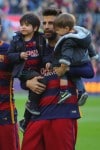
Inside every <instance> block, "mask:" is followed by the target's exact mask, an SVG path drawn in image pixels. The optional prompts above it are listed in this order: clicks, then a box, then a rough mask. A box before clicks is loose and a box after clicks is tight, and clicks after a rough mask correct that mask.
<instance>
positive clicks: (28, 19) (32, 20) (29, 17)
mask: <svg viewBox="0 0 100 150" xmlns="http://www.w3.org/2000/svg"><path fill="white" fill-rule="evenodd" d="M22 23H29V24H31V25H32V26H33V28H34V27H38V29H39V27H40V19H39V17H38V16H36V15H35V14H34V13H31V12H29V13H26V14H24V15H23V16H22V17H21V18H20V24H22Z"/></svg>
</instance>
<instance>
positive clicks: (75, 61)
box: [52, 13, 96, 105]
mask: <svg viewBox="0 0 100 150" xmlns="http://www.w3.org/2000/svg"><path fill="white" fill-rule="evenodd" d="M54 28H55V31H56V33H57V34H58V35H59V36H61V38H60V39H59V40H58V42H57V43H56V46H55V49H54V58H53V62H52V63H53V67H54V70H55V72H56V73H57V74H58V76H61V77H63V78H66V76H67V77H68V78H71V77H74V80H73V82H74V83H75V84H76V87H77V89H78V104H79V105H83V104H84V103H85V102H86V99H87V97H88V94H87V92H86V91H85V87H84V84H83V82H82V80H81V77H83V78H84V77H85V78H92V77H93V76H94V71H93V67H92V64H91V61H90V58H89V55H90V57H94V56H96V53H95V51H94V49H93V48H92V47H91V34H90V32H89V31H88V30H87V29H85V28H83V27H79V26H75V17H74V16H73V15H72V14H69V13H62V14H60V15H59V16H57V17H56V19H55V21H54ZM65 68H67V70H69V71H66V72H65ZM64 76H65V77H64ZM65 80H66V79H65ZM69 92H70V91H69ZM59 102H61V100H60V101H59ZM59 102H58V103H59Z"/></svg>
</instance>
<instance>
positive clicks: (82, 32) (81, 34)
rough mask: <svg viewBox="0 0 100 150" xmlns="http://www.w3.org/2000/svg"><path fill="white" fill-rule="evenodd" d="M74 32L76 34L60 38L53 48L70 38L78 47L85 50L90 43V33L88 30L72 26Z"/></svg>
mask: <svg viewBox="0 0 100 150" xmlns="http://www.w3.org/2000/svg"><path fill="white" fill-rule="evenodd" d="M74 30H75V31H76V33H68V34H66V35H64V36H62V37H61V38H60V39H59V40H58V42H57V43H56V45H55V47H57V45H58V44H59V43H60V42H62V41H63V40H66V39H68V38H70V39H73V40H74V41H75V42H77V44H78V45H79V46H82V47H83V48H87V47H88V46H89V45H90V43H91V32H90V31H89V30H88V29H86V28H84V27H80V26H74Z"/></svg>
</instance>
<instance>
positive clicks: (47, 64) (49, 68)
mask: <svg viewBox="0 0 100 150" xmlns="http://www.w3.org/2000/svg"><path fill="white" fill-rule="evenodd" d="M45 68H46V70H47V71H51V68H52V67H51V63H49V62H48V63H46V65H45Z"/></svg>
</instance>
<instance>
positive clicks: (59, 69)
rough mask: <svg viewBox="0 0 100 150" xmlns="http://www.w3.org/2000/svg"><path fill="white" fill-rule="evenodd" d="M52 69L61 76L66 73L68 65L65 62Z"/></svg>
mask: <svg viewBox="0 0 100 150" xmlns="http://www.w3.org/2000/svg"><path fill="white" fill-rule="evenodd" d="M53 69H54V71H55V72H56V74H57V75H58V76H59V77H61V76H63V75H64V74H65V73H66V71H68V70H69V67H68V66H67V65H65V64H61V66H60V67H54V68H53Z"/></svg>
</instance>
